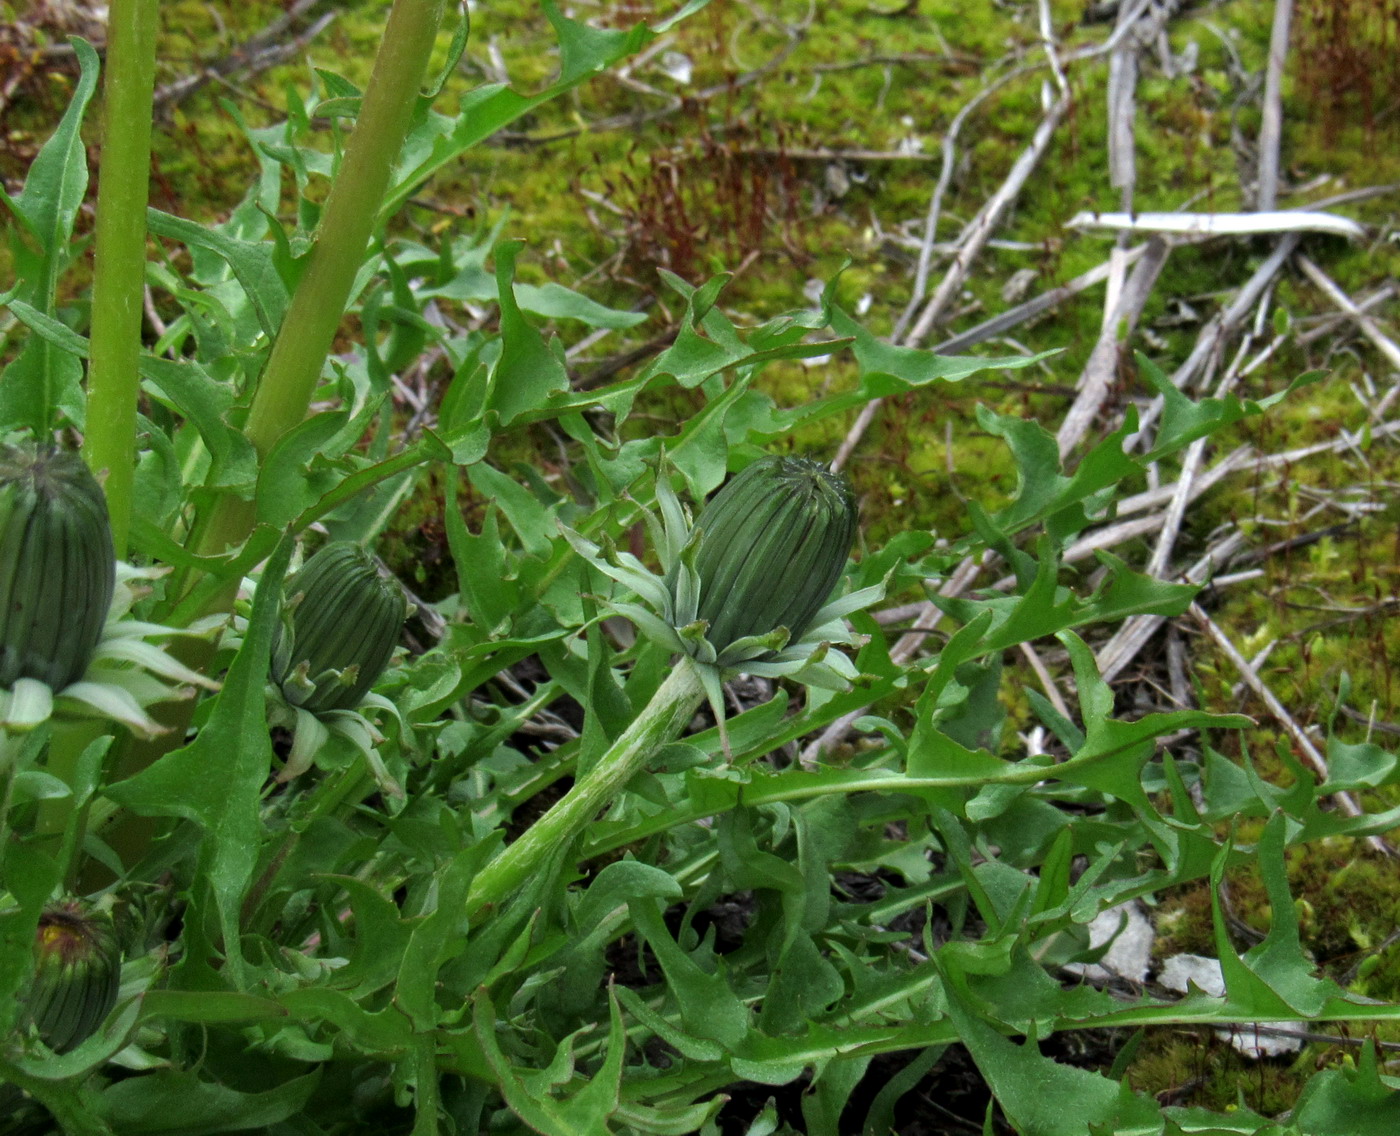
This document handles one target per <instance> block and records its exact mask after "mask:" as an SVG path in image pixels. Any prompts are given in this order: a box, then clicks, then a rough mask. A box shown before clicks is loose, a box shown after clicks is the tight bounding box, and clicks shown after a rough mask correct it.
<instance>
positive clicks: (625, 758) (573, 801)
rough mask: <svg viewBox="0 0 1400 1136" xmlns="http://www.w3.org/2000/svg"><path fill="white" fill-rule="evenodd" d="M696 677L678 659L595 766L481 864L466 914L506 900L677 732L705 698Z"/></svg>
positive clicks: (575, 834)
mask: <svg viewBox="0 0 1400 1136" xmlns="http://www.w3.org/2000/svg"><path fill="white" fill-rule="evenodd" d="M704 697H705V693H704V689H703V687H702V686H701V684H700V676H699V674H698V673H697V671H696V669H695V667H694V666H693V665H692V664H691V663H690V661H689V660H688V659H682V660H681V661H680V662H679V663H678V664H677V666H676V668H675V669H674V670H673V671H672V672H671V674H670V676H669V677H668V678H667V679H666V681H665V682H664V683H662V684H661V687H660V689H658V690H657V692H656V693H655V694H654V695H652V698H651V701H650V702H648V703H647V705H646V709H644V710H643V711H642V712H641V714H639V715H638V716H637V719H636V721H634V722H633V723H632V725H630V726H629V727H628V728H627V730H626V732H625V733H624V734H623V735H622V736H621V737H620V738H618V739H617V741H615V742H613V744H612V745H611V746H610V747H609V748H608V750H607V752H606V753H604V754H603V756H602V757H600V758H599V759H598V762H597V764H596V765H594V766H593V768H592V769H590V770H589V771H588V772H587V773H585V774H584V775H583V776H582V777H581V778H580V779H579V780H578V781H577V782H575V783H574V787H573V788H572V789H570V790H569V791H568V793H566V794H565V795H564V797H563V799H562V800H560V801H558V802H557V803H556V804H555V805H554V807H553V808H551V809H550V810H549V812H547V813H545V814H544V816H542V817H540V819H539V820H537V821H535V823H534V824H532V825H531V826H530V827H529V828H528V829H527V830H526V831H525V834H524V835H523V836H521V837H520V839H519V840H517V841H516V842H515V843H514V844H512V845H510V846H509V847H507V848H506V849H505V851H503V852H502V853H501V854H500V855H499V856H497V857H496V858H495V859H494V860H492V861H491V863H489V864H487V865H486V867H485V868H483V869H482V871H481V873H480V874H479V875H478V876H477V877H476V879H475V880H473V881H472V886H471V890H470V892H469V893H468V894H467V913H468V915H475V914H476V913H477V912H479V911H481V910H482V909H483V908H485V907H488V906H494V905H496V904H499V903H501V902H503V901H504V900H507V899H509V898H510V897H511V896H512V895H513V894H515V892H516V891H517V890H519V888H520V886H521V885H522V884H523V883H524V882H525V881H526V880H527V879H529V877H530V876H532V875H533V874H534V873H536V872H538V871H539V870H540V868H541V867H542V866H543V865H544V864H545V862H546V861H547V860H548V859H549V857H550V856H552V855H554V854H556V853H557V852H558V851H559V850H560V849H561V848H564V847H566V846H567V845H568V844H570V843H571V842H572V841H573V840H574V838H575V837H577V836H578V835H579V834H580V833H581V832H582V831H583V830H584V829H585V828H586V827H587V826H588V824H589V822H590V821H592V820H593V818H594V817H596V816H597V815H598V813H599V812H600V811H601V810H602V809H603V808H605V807H606V806H607V805H608V804H609V803H610V802H611V801H612V800H613V799H614V798H615V797H616V796H617V795H618V793H620V792H621V791H622V789H623V786H625V785H626V784H627V782H628V781H630V780H632V778H633V777H635V776H636V775H637V774H638V773H639V772H641V770H642V768H643V767H644V766H645V764H646V761H647V759H648V758H649V757H651V756H652V755H653V754H654V753H655V752H656V751H657V750H658V749H660V748H661V747H662V746H664V745H666V744H667V743H668V742H672V741H674V740H675V739H676V738H677V737H679V736H680V733H681V731H682V730H683V729H685V727H686V725H687V724H688V723H689V722H690V719H691V717H692V715H694V713H695V711H696V708H697V707H699V705H700V703H701V702H702V701H703V700H704Z"/></svg>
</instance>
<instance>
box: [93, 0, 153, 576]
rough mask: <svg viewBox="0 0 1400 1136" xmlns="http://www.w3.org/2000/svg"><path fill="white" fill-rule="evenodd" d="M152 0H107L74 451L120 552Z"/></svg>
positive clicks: (140, 261) (137, 331) (146, 162)
mask: <svg viewBox="0 0 1400 1136" xmlns="http://www.w3.org/2000/svg"><path fill="white" fill-rule="evenodd" d="M158 13H159V5H158V2H157V0H112V2H111V8H110V15H109V22H108V25H107V68H106V77H105V81H104V87H103V97H104V101H103V108H102V167H101V180H100V181H99V182H98V186H97V223H96V235H95V253H94V256H95V262H94V273H93V282H92V347H91V350H92V355H91V362H90V363H89V366H88V403H87V433H86V435H85V436H84V438H83V456H84V457H85V458H86V459H87V463H88V465H89V466H90V467H91V468H92V470H93V472H94V473H96V474H98V475H99V476H102V475H104V474H105V481H104V487H105V489H106V492H107V511H108V514H109V515H110V517H111V521H112V541H113V543H114V545H115V546H116V549H117V555H119V556H122V555H125V551H126V534H127V527H128V524H129V521H130V518H131V486H132V479H133V475H134V471H135V465H136V399H137V395H138V393H139V390H140V381H139V379H138V378H137V373H136V367H137V360H138V359H139V358H140V352H141V301H142V295H143V289H144V286H145V276H146V194H147V186H148V184H149V182H150V171H151V90H152V87H153V86H154V83H155V69H156V27H157V23H158V21H157V15H158Z"/></svg>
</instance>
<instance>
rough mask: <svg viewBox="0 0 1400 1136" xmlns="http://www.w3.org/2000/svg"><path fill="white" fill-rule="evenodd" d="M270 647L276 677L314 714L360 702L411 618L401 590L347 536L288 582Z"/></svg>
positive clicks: (285, 694) (283, 688)
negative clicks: (282, 610)
mask: <svg viewBox="0 0 1400 1136" xmlns="http://www.w3.org/2000/svg"><path fill="white" fill-rule="evenodd" d="M285 590H286V596H287V606H286V610H285V611H284V615H283V619H282V625H281V627H280V629H279V632H278V636H277V641H276V643H275V645H274V646H273V650H272V679H273V681H274V682H275V683H276V684H277V686H278V687H279V688H280V689H281V691H282V695H283V697H285V698H286V700H287V702H288V703H289V704H290V705H292V706H294V707H298V708H300V709H303V710H309V711H311V712H312V713H324V712H326V711H331V710H349V709H353V708H354V707H355V706H357V705H359V704H360V702H361V701H363V699H364V697H365V695H366V694H367V693H368V692H369V689H370V687H372V686H373V685H374V684H375V682H376V681H377V680H378V678H379V676H380V675H381V674H383V673H384V668H385V667H387V666H388V665H389V659H390V657H391V656H392V655H393V653H394V646H395V645H396V644H397V643H398V641H399V633H400V631H401V630H402V629H403V623H404V620H405V619H407V618H408V599H407V597H406V596H405V595H404V591H403V588H402V587H401V586H400V585H399V582H398V581H397V580H396V579H395V578H394V576H393V574H392V573H390V572H389V571H388V569H386V568H385V567H384V566H383V565H382V564H381V563H380V562H379V560H378V559H377V558H376V557H375V556H374V555H373V554H372V553H370V552H368V551H366V550H365V549H364V548H362V547H360V546H359V545H357V544H354V543H352V542H350V541H335V542H333V543H331V544H327V545H325V546H324V547H323V548H321V549H320V550H319V551H318V552H316V553H315V554H314V555H313V556H312V557H311V558H310V559H308V560H307V562H306V563H305V565H303V566H302V569H301V571H300V572H298V573H297V574H296V575H295V576H293V577H292V578H291V580H290V581H288V583H287V586H286V589H285Z"/></svg>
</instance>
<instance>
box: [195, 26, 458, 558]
mask: <svg viewBox="0 0 1400 1136" xmlns="http://www.w3.org/2000/svg"><path fill="white" fill-rule="evenodd" d="M442 8H443V0H394V6H393V8H392V9H391V10H390V12H389V20H388V23H386V24H385V27H384V39H383V41H382V42H381V44H380V47H379V54H378V55H377V56H376V57H375V60H374V70H373V72H372V73H371V75H370V80H369V86H368V87H366V88H365V95H364V99H363V101H362V102H361V104H360V114H359V117H358V119H356V122H355V129H354V132H353V133H352V134H351V135H350V141H349V143H348V144H347V146H346V150H345V158H344V160H343V161H342V162H341V164H340V169H339V170H338V171H337V172H336V177H335V181H334V182H333V183H332V185H331V190H330V195H329V196H328V197H327V198H326V205H325V209H324V210H323V211H322V213H321V223H320V226H319V228H318V229H317V230H316V243H315V244H314V245H313V246H312V249H311V252H310V253H309V254H308V255H309V257H310V259H309V260H308V262H307V266H306V272H305V274H304V275H303V276H302V278H301V281H300V282H299V283H298V285H297V289H296V293H295V294H294V295H293V296H292V302H291V304H290V305H289V306H288V308H287V314H286V316H285V317H284V318H283V320H282V327H281V330H280V331H279V332H278V335H277V340H276V342H275V343H274V344H273V345H272V354H271V356H270V357H269V358H268V361H267V366H266V367H265V368H264V369H263V373H262V376H261V377H260V378H259V379H258V385H257V389H256V390H255V391H254V392H253V400H252V404H251V406H250V407H249V409H248V421H247V425H246V426H245V428H244V432H245V433H246V434H247V436H248V440H249V441H251V442H252V443H253V446H254V448H255V449H256V450H257V451H258V454H259V456H266V455H267V453H268V452H269V451H270V450H271V449H272V447H273V446H274V445H276V444H277V441H278V440H279V439H280V438H281V437H282V435H283V434H285V433H286V432H287V431H288V430H290V429H292V427H294V426H296V425H297V424H298V423H300V422H301V420H302V419H303V418H305V417H306V411H307V408H308V407H309V406H310V405H311V397H312V395H313V394H314V393H315V390H316V383H317V381H318V380H319V379H320V377H321V368H322V366H323V365H324V364H325V361H326V356H327V355H329V354H330V350H331V345H332V343H333V342H334V340H335V333H336V330H337V329H338V328H339V327H340V321H341V319H342V318H343V317H344V315H345V305H346V303H347V302H348V301H349V299H350V290H351V288H352V287H353V286H354V283H355V275H356V273H357V272H358V271H359V269H360V265H361V264H362V263H363V262H364V257H365V249H366V248H367V247H368V246H369V241H370V237H371V236H372V235H373V233H374V226H375V221H376V218H377V217H378V215H379V207H380V205H381V203H382V202H383V200H384V195H385V192H386V191H387V190H388V188H389V178H390V175H391V173H392V172H393V166H394V162H395V160H396V159H397V158H398V156H399V151H400V150H401V149H402V148H403V142H404V138H405V137H406V136H407V134H408V128H409V124H410V122H411V120H412V117H413V110H414V106H415V104H416V102H417V99H418V91H419V88H420V87H421V85H422V83H423V77H424V75H425V74H426V73H427V69H428V61H429V57H430V56H431V55H432V50H433V40H434V38H435V36H436V35H437V30H438V24H439V23H440V22H441V19H442ZM253 518H254V508H253V505H252V504H251V503H250V502H247V501H243V500H240V499H238V498H236V497H233V496H229V495H225V496H223V497H221V498H220V499H219V501H218V502H217V504H216V505H215V506H214V509H213V512H212V514H211V516H210V518H209V522H208V524H207V525H205V526H204V527H203V528H202V530H201V533H200V537H199V541H198V543H199V548H198V549H197V551H199V552H200V553H203V554H213V553H218V552H222V551H224V550H225V549H226V548H229V547H231V546H233V545H236V544H238V543H240V542H241V541H242V540H243V539H244V538H245V537H247V535H248V532H249V531H250V529H251V527H252V522H253Z"/></svg>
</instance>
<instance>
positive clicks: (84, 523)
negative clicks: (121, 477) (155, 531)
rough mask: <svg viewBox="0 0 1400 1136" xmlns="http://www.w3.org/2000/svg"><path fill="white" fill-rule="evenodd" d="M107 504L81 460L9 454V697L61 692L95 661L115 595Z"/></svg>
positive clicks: (4, 591) (2, 466)
mask: <svg viewBox="0 0 1400 1136" xmlns="http://www.w3.org/2000/svg"><path fill="white" fill-rule="evenodd" d="M115 561H116V557H115V554H114V552H113V549H112V530H111V527H110V526H109V524H108V522H107V501H106V498H105V497H104V496H103V494H102V488H101V486H99V485H98V484H97V479H96V478H94V477H93V476H92V474H91V472H89V470H88V467H87V466H86V465H85V464H84V463H83V460H82V458H80V457H78V455H76V454H71V453H66V452H64V451H62V450H57V449H53V448H50V447H43V448H36V447H34V446H4V447H3V448H2V449H0V687H9V686H12V685H14V683H15V681H16V680H17V679H21V678H32V679H37V680H38V681H39V682H42V683H44V684H46V685H47V686H48V687H49V688H50V689H52V690H55V691H57V690H62V689H63V688H64V687H65V686H67V685H68V684H69V683H72V682H76V681H77V680H78V679H80V678H81V677H82V675H83V672H84V671H85V670H87V665H88V663H89V662H91V661H92V653H93V650H94V649H95V648H96V647H97V643H98V640H99V639H101V638H102V627H103V624H104V623H106V620H107V610H108V608H109V607H110V606H111V603H112V589H113V587H114V586H115V579H116V577H115Z"/></svg>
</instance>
